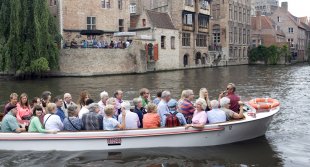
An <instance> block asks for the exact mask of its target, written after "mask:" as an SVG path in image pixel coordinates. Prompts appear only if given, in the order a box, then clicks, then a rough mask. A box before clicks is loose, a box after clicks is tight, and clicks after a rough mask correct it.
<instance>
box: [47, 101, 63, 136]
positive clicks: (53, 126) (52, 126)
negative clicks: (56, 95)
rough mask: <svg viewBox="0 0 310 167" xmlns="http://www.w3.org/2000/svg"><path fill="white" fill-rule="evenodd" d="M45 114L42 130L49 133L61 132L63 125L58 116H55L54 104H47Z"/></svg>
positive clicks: (55, 108) (55, 107)
mask: <svg viewBox="0 0 310 167" xmlns="http://www.w3.org/2000/svg"><path fill="white" fill-rule="evenodd" d="M46 108H47V113H48V114H46V115H45V116H44V123H43V128H45V129H46V130H51V131H61V130H63V127H64V125H63V123H62V121H61V119H60V117H59V116H58V115H56V114H55V113H56V110H57V106H56V104H55V103H48V104H47V107H46Z"/></svg>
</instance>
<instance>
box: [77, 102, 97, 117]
mask: <svg viewBox="0 0 310 167" xmlns="http://www.w3.org/2000/svg"><path fill="white" fill-rule="evenodd" d="M92 103H94V100H93V99H87V100H86V103H85V104H86V106H83V107H82V109H81V110H80V112H79V118H80V119H82V117H83V115H84V114H87V113H89V110H88V106H89V105H90V104H92Z"/></svg>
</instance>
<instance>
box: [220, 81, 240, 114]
mask: <svg viewBox="0 0 310 167" xmlns="http://www.w3.org/2000/svg"><path fill="white" fill-rule="evenodd" d="M235 92H236V85H235V84H233V83H229V84H228V85H227V88H226V91H224V92H223V93H221V94H220V96H219V99H221V98H222V97H224V96H226V97H228V98H229V99H230V107H229V109H231V110H233V111H234V112H236V113H239V108H240V105H239V103H238V102H239V101H240V97H239V96H238V95H237V94H236V93H235Z"/></svg>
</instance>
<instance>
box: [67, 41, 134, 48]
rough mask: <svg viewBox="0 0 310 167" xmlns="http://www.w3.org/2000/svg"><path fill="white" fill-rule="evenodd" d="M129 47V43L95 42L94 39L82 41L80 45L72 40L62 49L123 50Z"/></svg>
mask: <svg viewBox="0 0 310 167" xmlns="http://www.w3.org/2000/svg"><path fill="white" fill-rule="evenodd" d="M129 46H130V41H129V40H127V41H121V40H120V41H118V40H111V41H109V42H108V41H106V40H96V39H87V40H82V41H81V42H80V44H78V42H77V41H76V40H75V39H72V40H71V42H70V43H69V41H68V42H66V43H65V46H64V48H67V47H70V48H110V49H111V48H114V49H116V48H120V49H125V48H128V47H129Z"/></svg>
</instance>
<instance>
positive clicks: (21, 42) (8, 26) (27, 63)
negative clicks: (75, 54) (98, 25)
mask: <svg viewBox="0 0 310 167" xmlns="http://www.w3.org/2000/svg"><path fill="white" fill-rule="evenodd" d="M0 9H1V10H0V25H1V26H0V70H1V71H9V72H14V73H15V74H16V73H17V72H18V73H19V74H21V75H23V74H24V75H27V73H37V72H45V71H48V70H47V69H57V68H58V57H59V48H58V47H57V46H58V44H59V43H60V40H61V38H60V35H59V33H58V32H57V25H56V20H55V18H54V17H53V16H52V15H51V14H50V12H49V9H48V4H47V1H46V0H0ZM57 43H58V44H57ZM43 58H44V59H43ZM44 60H46V61H47V63H46V62H45V61H44ZM36 63H44V64H42V65H41V67H40V66H39V64H36ZM34 64H36V65H34ZM46 65H47V68H46Z"/></svg>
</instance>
